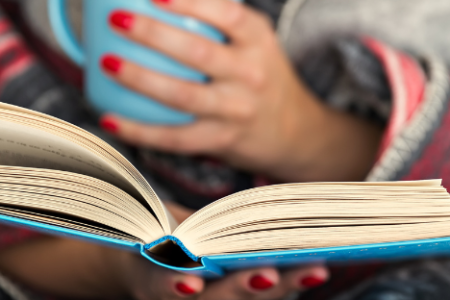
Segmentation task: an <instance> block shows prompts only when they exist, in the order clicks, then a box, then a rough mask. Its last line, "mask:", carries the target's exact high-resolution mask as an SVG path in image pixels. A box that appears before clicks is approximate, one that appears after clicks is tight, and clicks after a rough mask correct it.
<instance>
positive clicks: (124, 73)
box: [101, 55, 228, 116]
mask: <svg viewBox="0 0 450 300" xmlns="http://www.w3.org/2000/svg"><path fill="white" fill-rule="evenodd" d="M101 64H102V67H103V69H104V70H105V71H106V72H107V73H108V74H109V75H110V76H111V77H113V78H114V80H116V81H117V82H118V83H120V84H122V85H124V86H126V87H128V88H129V89H131V90H133V91H136V92H138V93H140V94H142V95H144V96H147V97H149V98H152V99H155V100H157V101H158V102H160V103H162V104H164V105H166V106H169V107H171V108H173V109H176V110H179V111H183V112H186V113H189V114H194V115H197V116H218V115H222V114H224V113H226V110H225V108H222V106H224V105H228V104H226V103H223V104H222V102H221V101H219V99H218V95H217V94H216V93H215V92H214V90H213V89H211V88H209V87H207V86H205V85H202V84H197V83H193V82H188V81H183V80H179V79H176V78H173V77H170V76H166V75H163V74H160V73H157V72H153V71H151V70H149V69H146V68H143V67H141V66H139V65H137V64H134V63H132V62H129V61H126V60H123V59H121V58H119V57H118V56H115V55H106V56H104V57H103V58H102V62H101Z"/></svg>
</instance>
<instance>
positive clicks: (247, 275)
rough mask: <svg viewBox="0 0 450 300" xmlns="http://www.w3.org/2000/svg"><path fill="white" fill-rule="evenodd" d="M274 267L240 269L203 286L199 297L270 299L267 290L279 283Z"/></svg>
mask: <svg viewBox="0 0 450 300" xmlns="http://www.w3.org/2000/svg"><path fill="white" fill-rule="evenodd" d="M279 280H280V276H279V274H278V272H277V271H276V270H275V269H272V268H261V269H255V270H248V271H240V272H236V273H234V274H231V275H229V276H228V277H226V278H224V279H221V280H220V281H216V282H213V283H211V284H209V285H207V286H206V287H205V290H204V292H203V293H202V294H201V295H200V298H199V299H235V300H240V299H243V300H244V299H245V300H248V299H270V298H267V297H265V296H264V295H267V292H268V291H270V290H271V289H272V288H273V287H274V286H276V285H277V284H278V283H279Z"/></svg>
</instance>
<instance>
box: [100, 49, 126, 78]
mask: <svg viewBox="0 0 450 300" xmlns="http://www.w3.org/2000/svg"><path fill="white" fill-rule="evenodd" d="M101 64H102V67H103V68H104V69H105V70H107V71H109V72H111V73H113V74H117V73H119V71H120V68H121V67H122V60H121V59H120V58H118V57H117V56H114V55H110V54H108V55H105V56H103V57H102V61H101Z"/></svg>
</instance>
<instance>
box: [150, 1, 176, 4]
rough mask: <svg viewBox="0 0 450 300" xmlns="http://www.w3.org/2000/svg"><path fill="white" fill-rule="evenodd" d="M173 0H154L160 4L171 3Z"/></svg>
mask: <svg viewBox="0 0 450 300" xmlns="http://www.w3.org/2000/svg"><path fill="white" fill-rule="evenodd" d="M171 1H172V0H153V2H155V3H158V4H169V3H170V2H171Z"/></svg>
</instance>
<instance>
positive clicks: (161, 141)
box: [100, 115, 231, 155]
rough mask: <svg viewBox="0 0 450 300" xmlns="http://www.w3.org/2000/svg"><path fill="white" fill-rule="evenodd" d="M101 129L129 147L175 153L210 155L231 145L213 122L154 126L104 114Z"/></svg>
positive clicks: (218, 125)
mask: <svg viewBox="0 0 450 300" xmlns="http://www.w3.org/2000/svg"><path fill="white" fill-rule="evenodd" d="M100 125H101V127H102V128H103V129H104V130H106V131H108V132H110V133H112V134H114V135H115V136H116V137H118V138H119V139H121V140H123V141H124V142H127V143H129V144H132V145H136V146H142V147H149V148H152V149H156V150H161V151H168V152H171V153H178V154H186V155H189V154H212V153H214V152H215V151H218V150H221V149H224V148H225V147H226V146H227V145H228V144H231V135H230V134H229V132H228V131H227V130H225V129H224V128H223V125H222V124H221V123H218V122H214V121H206V120H205V121H198V122H195V123H193V124H191V125H186V126H181V127H180V126H173V127H172V126H154V125H146V124H140V123H136V122H133V121H130V120H127V119H123V118H120V117H118V116H112V115H106V116H104V117H103V118H102V120H101V121H100Z"/></svg>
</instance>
